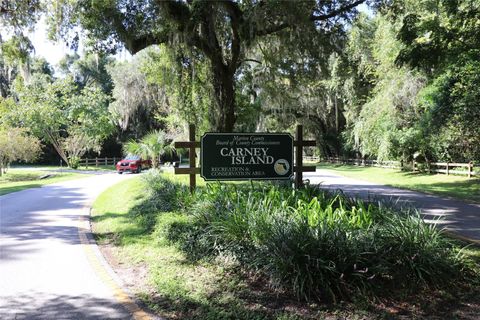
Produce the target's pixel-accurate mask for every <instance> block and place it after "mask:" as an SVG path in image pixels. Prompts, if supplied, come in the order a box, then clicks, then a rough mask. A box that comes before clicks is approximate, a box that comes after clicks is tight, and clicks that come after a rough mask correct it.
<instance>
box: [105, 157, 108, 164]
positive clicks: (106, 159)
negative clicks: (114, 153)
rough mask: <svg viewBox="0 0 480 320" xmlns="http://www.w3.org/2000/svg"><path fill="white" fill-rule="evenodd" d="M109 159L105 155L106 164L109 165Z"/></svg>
mask: <svg viewBox="0 0 480 320" xmlns="http://www.w3.org/2000/svg"><path fill="white" fill-rule="evenodd" d="M107 161H108V158H107V157H105V165H108V162H107Z"/></svg>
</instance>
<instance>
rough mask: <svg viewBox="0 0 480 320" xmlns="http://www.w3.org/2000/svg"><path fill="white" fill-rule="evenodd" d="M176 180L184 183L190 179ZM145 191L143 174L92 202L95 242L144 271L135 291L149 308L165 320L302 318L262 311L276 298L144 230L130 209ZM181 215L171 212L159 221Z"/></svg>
mask: <svg viewBox="0 0 480 320" xmlns="http://www.w3.org/2000/svg"><path fill="white" fill-rule="evenodd" d="M165 175H166V176H170V177H172V175H169V174H165ZM180 180H182V181H184V182H185V183H186V182H187V180H188V177H181V178H180ZM198 182H199V185H204V182H203V181H202V180H200V181H198ZM144 190H145V186H144V182H143V181H142V180H141V177H135V178H132V179H129V180H128V181H125V182H122V183H121V184H117V185H115V186H113V187H111V188H109V189H108V190H106V191H105V192H104V193H102V194H101V195H100V196H99V197H98V198H97V200H96V201H95V203H94V205H93V210H92V221H93V231H94V233H95V236H96V239H97V241H98V243H99V244H100V245H103V246H104V247H107V246H108V247H110V250H112V252H113V255H114V259H115V260H116V261H117V263H118V264H120V265H126V264H128V265H131V266H132V267H133V268H135V269H137V270H138V268H142V267H143V268H146V269H147V270H148V276H147V280H146V282H147V284H146V286H147V288H145V287H144V286H143V285H140V287H142V288H141V289H139V290H137V291H135V294H136V295H137V297H139V298H140V299H141V301H142V302H143V303H144V304H145V305H146V306H148V308H149V309H151V310H153V311H154V312H155V313H156V314H158V315H160V316H162V317H164V318H167V319H285V320H287V319H292V320H293V319H301V317H300V316H298V315H296V312H288V311H282V310H273V311H272V310H266V308H265V307H264V305H265V304H272V303H273V304H274V303H276V302H275V301H272V299H276V297H275V296H274V295H273V294H272V295H268V294H260V293H259V292H254V291H251V289H250V288H249V284H248V283H247V281H246V280H245V279H243V278H242V277H241V276H239V275H236V274H234V273H233V272H231V270H229V266H228V264H223V263H222V264H220V263H215V262H205V261H196V262H192V261H191V260H190V259H189V258H188V257H187V256H186V255H185V254H184V253H183V252H182V251H181V250H179V249H178V248H177V247H176V246H175V245H172V244H170V243H169V242H168V241H164V239H162V237H160V236H159V235H158V234H157V233H150V232H146V230H144V229H142V227H141V226H139V225H138V223H136V222H135V221H134V219H132V217H131V216H130V214H129V212H130V211H131V210H132V209H133V208H134V207H135V206H136V205H138V204H140V203H141V202H142V200H143V199H144ZM184 219H186V217H185V216H184V215H182V214H181V213H175V212H171V213H166V214H164V215H162V217H161V218H160V219H159V221H158V223H159V224H162V223H169V222H172V221H176V222H182V221H183V220H184ZM137 285H138V283H137ZM152 291H153V292H154V293H153V294H152ZM291 303H292V304H293V305H295V304H296V301H294V300H292V302H291ZM192 310H194V311H192ZM318 312H320V311H318Z"/></svg>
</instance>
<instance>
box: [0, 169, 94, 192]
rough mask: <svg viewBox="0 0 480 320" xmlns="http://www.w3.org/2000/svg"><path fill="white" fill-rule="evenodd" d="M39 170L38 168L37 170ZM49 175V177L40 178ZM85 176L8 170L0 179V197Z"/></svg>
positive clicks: (67, 173)
mask: <svg viewBox="0 0 480 320" xmlns="http://www.w3.org/2000/svg"><path fill="white" fill-rule="evenodd" d="M39 169H40V168H39ZM47 174H51V176H50V177H47V178H44V179H40V177H42V176H45V175H47ZM87 176H88V175H86V174H79V173H72V172H49V171H40V170H38V171H37V170H23V169H10V170H8V172H7V173H6V174H4V175H3V176H2V177H0V195H4V194H7V193H11V192H16V191H21V190H25V189H30V188H39V187H41V186H43V185H46V184H51V183H55V182H61V181H66V180H72V179H78V178H82V177H87Z"/></svg>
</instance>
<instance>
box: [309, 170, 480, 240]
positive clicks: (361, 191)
mask: <svg viewBox="0 0 480 320" xmlns="http://www.w3.org/2000/svg"><path fill="white" fill-rule="evenodd" d="M304 176H305V179H309V180H310V182H311V183H313V184H320V186H321V187H322V188H325V189H329V190H339V189H340V190H342V191H343V192H344V193H345V194H347V195H349V196H356V197H360V198H363V199H372V198H375V199H387V200H391V201H396V202H397V201H398V203H399V205H405V206H414V207H416V208H418V209H419V210H420V211H421V213H422V216H423V218H424V220H425V221H427V222H430V223H436V224H437V225H438V226H439V227H441V228H446V229H447V230H449V231H451V232H453V233H455V234H458V235H460V236H461V237H465V238H468V239H471V240H473V241H474V242H477V243H480V205H479V204H473V203H466V202H463V201H460V200H456V199H449V198H444V197H439V196H434V195H429V194H425V193H421V192H415V191H409V190H403V189H397V188H393V187H388V186H385V185H380V184H376V183H373V182H368V181H364V180H358V179H353V178H347V177H344V176H341V175H338V174H335V173H333V172H331V171H329V170H323V169H317V170H316V171H315V172H312V173H305V174H304Z"/></svg>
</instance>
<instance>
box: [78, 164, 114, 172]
mask: <svg viewBox="0 0 480 320" xmlns="http://www.w3.org/2000/svg"><path fill="white" fill-rule="evenodd" d="M76 170H81V171H115V170H116V168H115V165H113V164H112V165H104V164H101V165H98V166H88V167H85V166H79V167H78V168H77V169H76Z"/></svg>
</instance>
